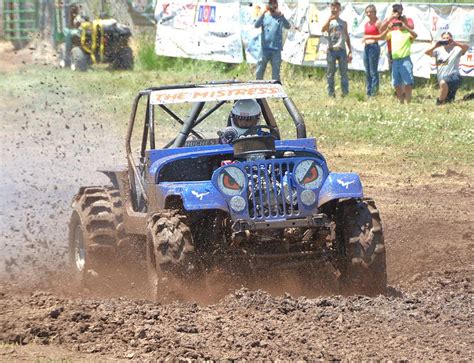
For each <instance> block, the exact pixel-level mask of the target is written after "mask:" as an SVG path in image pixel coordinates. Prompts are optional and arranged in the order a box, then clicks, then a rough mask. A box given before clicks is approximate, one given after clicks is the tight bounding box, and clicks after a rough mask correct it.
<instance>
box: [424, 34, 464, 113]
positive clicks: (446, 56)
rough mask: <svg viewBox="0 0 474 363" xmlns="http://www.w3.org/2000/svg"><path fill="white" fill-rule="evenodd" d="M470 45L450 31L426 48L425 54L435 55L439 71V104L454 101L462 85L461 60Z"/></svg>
mask: <svg viewBox="0 0 474 363" xmlns="http://www.w3.org/2000/svg"><path fill="white" fill-rule="evenodd" d="M468 49H469V45H467V44H462V43H458V42H456V41H455V40H454V39H453V36H452V34H451V33H450V32H444V33H443V34H442V35H441V40H438V41H437V42H435V43H434V44H433V46H431V47H430V48H429V49H427V50H426V52H425V54H427V55H429V56H430V57H434V58H435V60H436V69H437V73H438V83H439V97H438V99H437V100H436V104H437V105H442V104H444V103H447V102H453V101H454V98H455V97H456V92H457V90H458V88H459V86H460V85H461V77H460V75H459V61H460V60H461V57H462V56H463V55H464V54H466V52H467V50H468Z"/></svg>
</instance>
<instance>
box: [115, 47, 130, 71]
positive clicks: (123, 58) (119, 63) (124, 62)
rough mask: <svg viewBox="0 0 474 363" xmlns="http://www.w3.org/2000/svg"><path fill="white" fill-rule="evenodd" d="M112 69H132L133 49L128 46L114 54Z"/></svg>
mask: <svg viewBox="0 0 474 363" xmlns="http://www.w3.org/2000/svg"><path fill="white" fill-rule="evenodd" d="M113 69H120V70H132V69H133V51H132V48H130V47H124V48H121V49H120V50H119V51H118V52H117V54H116V55H115V59H114V61H113Z"/></svg>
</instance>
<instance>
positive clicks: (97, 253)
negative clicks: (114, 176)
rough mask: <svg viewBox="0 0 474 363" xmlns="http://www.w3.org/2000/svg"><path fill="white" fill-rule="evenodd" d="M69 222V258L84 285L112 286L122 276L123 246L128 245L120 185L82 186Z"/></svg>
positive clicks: (77, 278)
mask: <svg viewBox="0 0 474 363" xmlns="http://www.w3.org/2000/svg"><path fill="white" fill-rule="evenodd" d="M73 208H74V210H73V212H72V215H71V220H70V223H69V262H70V266H71V271H72V274H73V276H74V279H75V280H76V282H78V283H79V284H81V285H82V286H83V287H87V288H91V287H98V286H100V287H108V286H110V287H112V286H111V284H114V283H115V280H116V279H117V277H118V276H119V271H120V268H119V267H120V265H121V264H120V258H119V257H120V256H119V246H120V245H128V236H127V235H126V234H125V232H124V228H123V220H122V202H121V199H120V193H119V191H118V190H116V189H112V188H107V187H85V188H81V190H80V191H79V193H78V194H76V196H75V197H74V201H73Z"/></svg>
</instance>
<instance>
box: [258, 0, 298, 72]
mask: <svg viewBox="0 0 474 363" xmlns="http://www.w3.org/2000/svg"><path fill="white" fill-rule="evenodd" d="M255 27H256V28H262V35H261V40H262V42H261V44H262V49H261V54H260V59H259V60H258V62H257V79H263V76H264V74H265V69H266V68H267V64H268V62H270V64H271V65H272V79H274V80H277V81H280V66H281V50H282V49H283V28H285V29H289V28H290V22H289V21H288V20H287V19H286V18H285V15H283V14H282V12H281V11H280V10H279V9H278V2H277V1H276V0H270V2H269V3H268V5H267V7H266V9H265V11H264V12H263V14H262V15H260V17H259V18H258V19H257V21H256V22H255Z"/></svg>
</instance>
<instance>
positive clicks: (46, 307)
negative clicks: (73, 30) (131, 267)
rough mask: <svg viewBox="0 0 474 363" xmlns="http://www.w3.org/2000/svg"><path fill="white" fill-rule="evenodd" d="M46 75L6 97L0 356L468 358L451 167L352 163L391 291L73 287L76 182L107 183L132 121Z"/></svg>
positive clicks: (468, 316) (465, 218)
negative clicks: (381, 242)
mask: <svg viewBox="0 0 474 363" xmlns="http://www.w3.org/2000/svg"><path fill="white" fill-rule="evenodd" d="M0 64H1V62H0ZM44 82H45V85H46V89H47V90H48V91H47V92H44V93H41V94H35V96H34V98H31V97H17V96H16V93H12V94H7V95H5V96H3V95H2V102H1V104H0V116H1V117H0V118H1V120H2V122H1V125H0V127H1V129H0V130H1V131H0V132H1V135H2V149H1V150H2V151H1V152H2V154H1V165H0V178H1V182H2V188H1V189H0V213H1V214H0V233H1V239H0V251H1V252H0V277H1V284H0V343H1V342H3V343H19V344H20V345H18V346H16V345H12V344H6V345H5V344H3V345H1V344H0V361H1V360H6V361H9V360H11V359H13V358H15V359H18V360H29V359H36V358H38V357H41V356H43V357H47V358H56V359H57V358H68V359H86V360H91V359H103V358H125V359H127V358H128V359H130V358H133V359H151V358H167V357H168V358H171V357H176V358H177V357H179V358H203V359H217V358H229V359H247V360H253V359H256V358H261V359H262V358H272V359H287V360H296V359H303V360H304V359H325V360H329V359H383V358H390V359H402V358H408V359H418V360H427V359H430V360H456V361H457V360H471V359H473V357H474V355H473V346H474V331H473V328H472V326H474V324H473V322H474V319H473V307H472V302H473V301H472V299H473V286H472V280H473V278H474V267H473V261H474V230H473V220H474V218H473V217H474V215H473V211H472V205H474V192H473V191H472V181H471V178H470V177H469V176H465V175H462V174H458V173H456V172H455V171H452V170H451V171H449V170H448V171H447V172H446V173H444V174H441V175H433V176H431V175H429V174H428V175H426V176H424V177H419V178H417V179H410V178H409V174H407V175H396V176H394V175H386V174H382V173H380V172H378V171H377V170H370V171H364V170H363V168H362V169H361V167H360V165H354V170H361V174H362V178H363V180H364V181H365V184H366V193H367V195H370V196H372V197H374V199H375V200H376V201H377V203H378V206H379V208H380V210H381V213H382V218H383V222H384V225H385V235H386V243H387V256H388V269H389V270H388V274H389V283H390V285H391V289H390V294H389V296H387V297H377V298H366V297H341V296H334V295H332V293H331V291H326V290H325V291H320V295H321V296H318V297H315V298H305V297H303V296H298V293H297V292H294V291H295V289H294V288H293V287H294V286H291V285H292V282H291V280H286V281H285V283H286V285H283V286H284V287H288V288H289V289H290V290H292V291H293V295H294V297H291V296H288V295H286V296H285V295H282V294H280V293H281V291H282V290H285V288H282V282H281V280H275V281H270V282H267V284H266V285H265V289H266V290H267V291H271V292H273V295H270V294H269V293H267V292H264V291H261V290H260V291H251V290H246V289H238V288H237V290H232V289H231V291H230V292H225V291H226V290H225V289H223V288H222V286H219V288H216V287H214V291H211V293H212V294H213V296H212V298H209V299H208V301H210V302H212V304H202V303H201V304H195V303H192V302H188V303H183V302H181V303H180V302H175V303H172V304H169V305H161V304H156V303H152V302H148V301H145V300H144V296H141V297H140V295H139V294H138V295H139V296H138V298H133V299H131V298H119V297H112V298H110V297H100V296H94V295H93V294H91V293H88V292H87V291H77V290H74V289H73V288H71V287H70V286H68V284H67V280H66V279H65V278H64V277H62V276H63V274H62V271H64V265H65V258H64V256H65V253H66V230H67V229H66V228H67V221H68V218H69V213H70V207H69V203H70V200H71V198H72V196H73V194H74V193H75V192H76V190H77V189H78V186H79V185H83V184H94V183H103V182H104V181H105V180H104V179H103V178H102V177H101V176H100V174H98V173H96V172H95V169H97V168H99V167H101V166H104V165H113V164H118V163H122V162H123V160H124V156H123V154H122V143H123V142H122V140H123V130H115V129H105V127H106V126H107V125H109V123H108V122H107V121H108V120H107V117H112V116H111V115H105V116H104V117H105V118H104V119H98V118H97V114H98V111H99V110H98V108H97V107H98V106H96V105H93V106H92V107H89V108H86V109H85V108H84V107H81V102H80V100H78V99H77V98H76V96H77V95H75V94H73V93H72V91H71V89H69V88H68V86H67V85H63V84H61V83H60V82H59V81H58V80H57V79H53V78H46V79H45V80H44ZM24 91H25V94H30V93H29V92H30V90H29V89H27V87H25V90H24ZM104 125H105V126H104ZM110 140H116V142H115V143H114V142H110ZM323 152H325V150H323ZM98 155H100V157H98ZM332 159H334V158H333V156H332V155H331V154H329V155H328V160H329V163H330V165H331V164H332V163H331V160H332ZM44 271H55V272H54V273H52V274H51V273H49V274H46V273H45V272H44ZM130 289H131V290H133V286H130ZM210 290H212V286H210ZM206 293H207V292H202V294H206ZM300 293H301V292H300ZM134 295H137V294H135V293H134ZM199 297H200V298H201V299H200V300H201V301H202V300H206V299H205V296H204V299H202V298H203V296H199ZM49 347H51V348H49Z"/></svg>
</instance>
